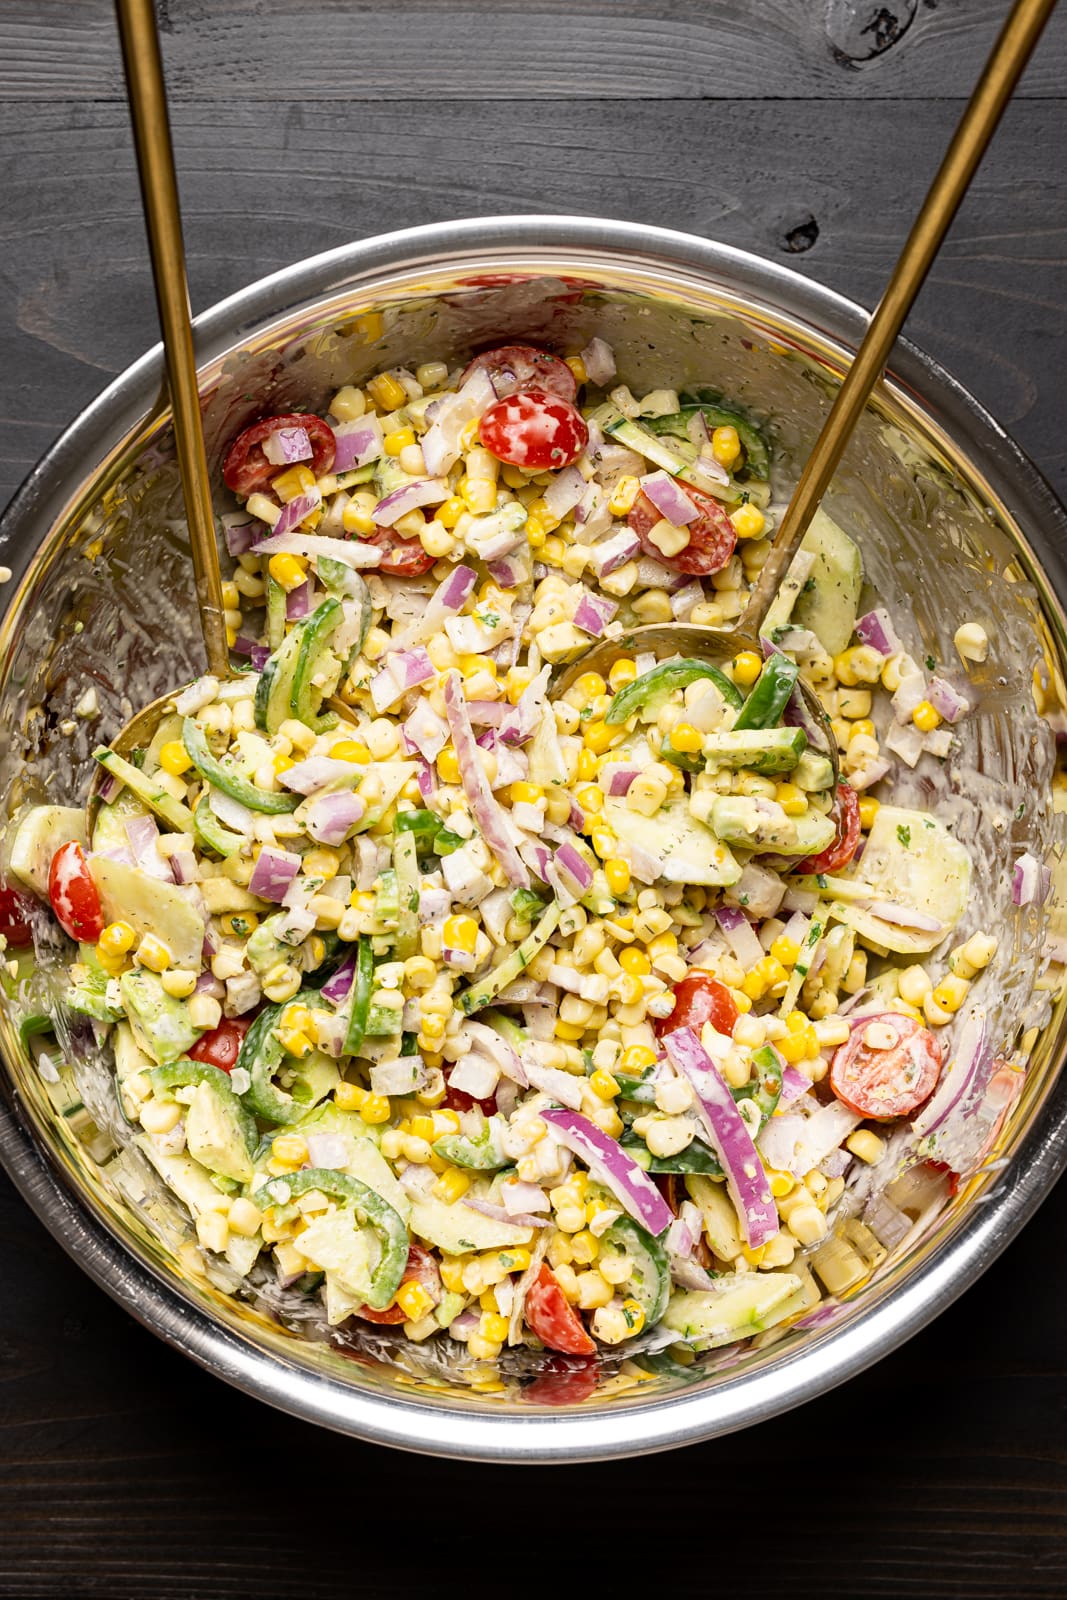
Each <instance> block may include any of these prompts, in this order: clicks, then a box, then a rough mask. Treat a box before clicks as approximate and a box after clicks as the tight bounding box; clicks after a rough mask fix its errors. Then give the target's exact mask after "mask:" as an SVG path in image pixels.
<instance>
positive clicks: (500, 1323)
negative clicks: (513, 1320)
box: [398, 1297, 508, 1344]
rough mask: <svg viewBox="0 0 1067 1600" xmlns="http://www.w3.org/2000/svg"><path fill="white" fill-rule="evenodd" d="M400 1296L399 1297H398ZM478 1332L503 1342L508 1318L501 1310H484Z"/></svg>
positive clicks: (487, 1337)
mask: <svg viewBox="0 0 1067 1600" xmlns="http://www.w3.org/2000/svg"><path fill="white" fill-rule="evenodd" d="M398 1298H399V1297H398ZM478 1332H479V1334H480V1335H481V1337H482V1338H483V1339H488V1340H489V1341H491V1342H492V1343H493V1344H503V1342H504V1340H505V1339H506V1338H507V1336H508V1319H507V1317H502V1316H501V1315H500V1313H499V1311H483V1312H482V1315H481V1318H480V1320H479V1322H478Z"/></svg>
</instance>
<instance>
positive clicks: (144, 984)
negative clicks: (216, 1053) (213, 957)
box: [119, 967, 204, 1066]
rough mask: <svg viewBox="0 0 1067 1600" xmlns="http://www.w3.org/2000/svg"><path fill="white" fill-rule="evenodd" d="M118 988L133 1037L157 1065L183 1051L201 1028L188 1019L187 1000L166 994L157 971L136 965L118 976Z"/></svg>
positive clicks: (171, 1059) (188, 1048)
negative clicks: (149, 970)
mask: <svg viewBox="0 0 1067 1600" xmlns="http://www.w3.org/2000/svg"><path fill="white" fill-rule="evenodd" d="M119 988H120V989H121V991H122V1003H123V1005H124V1007H125V1009H126V1015H127V1017H128V1018H129V1020H130V1026H131V1027H132V1029H133V1034H134V1038H135V1039H136V1041H137V1043H138V1044H139V1045H140V1047H141V1049H142V1050H144V1051H146V1052H147V1054H148V1055H150V1056H151V1057H152V1059H153V1061H155V1062H157V1063H158V1064H159V1065H160V1066H165V1065H167V1064H168V1063H169V1062H171V1061H176V1060H177V1059H178V1057H179V1056H183V1055H185V1053H186V1052H187V1051H188V1050H191V1049H192V1047H193V1045H194V1044H195V1043H196V1041H197V1039H199V1037H200V1035H201V1033H202V1032H203V1031H204V1030H203V1029H202V1028H198V1027H197V1026H196V1025H195V1023H193V1022H191V1021H190V1020H189V1007H188V1005H187V1003H186V1002H185V1001H184V1000H176V999H175V998H174V996H173V995H170V994H168V993H167V992H166V990H165V989H164V987H163V985H162V983H161V982H160V980H159V977H158V976H157V974H156V973H154V972H148V971H146V970H145V969H144V968H143V967H135V968H134V969H133V970H132V971H130V972H127V973H124V974H123V976H122V977H121V978H120V979H119Z"/></svg>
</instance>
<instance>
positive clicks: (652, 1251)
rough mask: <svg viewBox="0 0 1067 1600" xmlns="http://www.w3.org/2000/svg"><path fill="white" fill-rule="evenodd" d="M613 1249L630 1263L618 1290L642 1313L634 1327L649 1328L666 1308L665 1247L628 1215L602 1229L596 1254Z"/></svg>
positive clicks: (668, 1269)
mask: <svg viewBox="0 0 1067 1600" xmlns="http://www.w3.org/2000/svg"><path fill="white" fill-rule="evenodd" d="M613 1252H617V1253H618V1254H619V1255H624V1256H628V1257H629V1258H630V1260H631V1261H632V1262H633V1268H632V1271H631V1275H630V1277H629V1278H628V1279H627V1281H626V1283H625V1284H624V1285H623V1286H622V1288H621V1289H620V1294H621V1296H622V1298H623V1299H624V1300H636V1301H637V1303H638V1305H639V1306H640V1307H641V1310H642V1311H643V1312H644V1314H645V1316H644V1321H643V1323H641V1324H640V1326H637V1327H634V1328H633V1332H634V1333H635V1334H636V1333H640V1332H641V1330H642V1328H651V1327H653V1326H654V1324H655V1323H657V1322H658V1321H659V1319H660V1318H661V1317H662V1315H663V1313H664V1312H665V1311H666V1309H667V1301H668V1300H669V1299H670V1294H671V1266H670V1259H669V1257H668V1255H667V1252H666V1250H665V1249H664V1247H663V1245H662V1244H661V1243H660V1242H659V1240H658V1239H654V1238H653V1236H652V1235H651V1234H650V1233H649V1232H648V1230H647V1229H646V1228H642V1227H641V1225H640V1223H637V1222H634V1221H633V1219H632V1218H631V1217H617V1218H616V1219H615V1221H614V1222H613V1223H612V1224H611V1226H610V1228H606V1229H605V1230H604V1233H603V1235H602V1237H601V1240H600V1254H601V1256H604V1255H605V1254H608V1255H610V1254H611V1253H613Z"/></svg>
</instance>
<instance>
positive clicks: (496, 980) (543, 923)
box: [456, 900, 562, 1017]
mask: <svg viewBox="0 0 1067 1600" xmlns="http://www.w3.org/2000/svg"><path fill="white" fill-rule="evenodd" d="M561 913H562V907H561V906H560V905H559V904H558V902H557V901H555V900H553V901H552V904H551V905H550V906H549V907H548V908H547V910H546V911H545V913H544V915H543V916H542V917H541V920H540V921H539V922H538V923H537V926H536V927H534V928H532V929H531V930H530V932H529V933H528V934H527V935H526V937H525V939H524V940H523V941H522V943H521V944H520V945H519V946H518V947H517V948H516V949H515V950H513V951H512V952H511V954H510V955H509V956H508V957H507V959H506V960H505V961H502V962H501V963H500V965H499V966H498V967H494V968H493V970H492V972H491V973H490V974H489V976H488V977H486V978H482V980H481V981H480V982H479V983H475V984H472V985H471V987H470V988H469V989H464V990H463V992H462V994H458V995H457V996H456V1004H457V1005H458V1007H459V1009H460V1011H462V1013H463V1015H464V1016H465V1017H470V1016H473V1015H474V1013H475V1012H476V1011H480V1010H481V1009H482V1007H483V1006H487V1005H488V1004H489V1002H490V1001H491V1000H495V999H496V997H497V995H498V994H499V993H500V991H501V989H506V988H507V986H508V984H509V983H513V982H514V980H515V979H516V978H517V977H518V976H519V973H520V972H522V971H523V969H524V968H525V967H528V966H529V965H530V962H531V961H532V960H533V958H534V956H535V955H536V954H537V953H538V951H539V950H542V949H543V948H544V946H545V945H546V944H547V943H548V941H549V939H550V938H551V937H552V935H553V934H554V933H555V931H556V924H557V923H558V922H559V919H560V916H561Z"/></svg>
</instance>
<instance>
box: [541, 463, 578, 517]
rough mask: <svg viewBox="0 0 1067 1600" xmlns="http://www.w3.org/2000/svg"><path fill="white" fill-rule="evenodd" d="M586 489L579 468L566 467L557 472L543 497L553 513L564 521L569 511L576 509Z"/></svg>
mask: <svg viewBox="0 0 1067 1600" xmlns="http://www.w3.org/2000/svg"><path fill="white" fill-rule="evenodd" d="M585 491H586V482H585V479H584V478H583V477H582V475H581V473H580V472H579V471H578V468H577V467H564V469H563V471H562V472H557V474H556V476H555V477H554V478H553V479H552V482H551V483H550V484H549V486H548V488H547V489H546V490H545V492H544V494H543V495H542V497H541V498H542V499H543V500H544V502H545V505H546V506H547V507H548V509H549V511H550V512H551V513H552V515H553V516H554V517H555V518H557V520H558V521H560V522H562V520H563V518H564V517H565V516H566V515H567V514H568V512H570V511H573V510H574V508H575V506H576V505H577V504H578V503H579V501H580V500H581V499H582V497H583V496H584V494H585Z"/></svg>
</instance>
